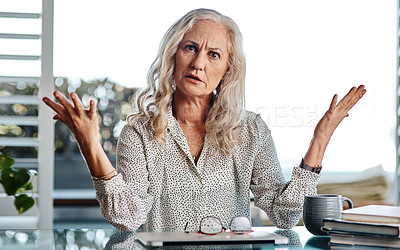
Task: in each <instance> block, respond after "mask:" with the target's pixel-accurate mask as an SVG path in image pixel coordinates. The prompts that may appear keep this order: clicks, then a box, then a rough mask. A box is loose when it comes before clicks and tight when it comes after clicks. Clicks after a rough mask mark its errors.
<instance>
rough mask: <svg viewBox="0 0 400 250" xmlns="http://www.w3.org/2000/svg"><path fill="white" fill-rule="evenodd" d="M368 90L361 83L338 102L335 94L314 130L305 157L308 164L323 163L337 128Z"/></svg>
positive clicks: (317, 164) (316, 164)
mask: <svg viewBox="0 0 400 250" xmlns="http://www.w3.org/2000/svg"><path fill="white" fill-rule="evenodd" d="M366 92H367V90H366V89H365V87H364V85H360V86H359V87H358V88H356V87H353V88H351V89H350V91H349V93H347V94H346V95H345V96H344V97H343V99H342V100H340V101H339V103H337V101H338V96H337V95H334V96H333V99H332V102H331V105H330V106H329V109H328V111H327V112H326V113H325V115H324V116H323V117H322V118H321V120H320V121H319V122H318V124H317V126H316V128H315V130H314V136H313V138H312V140H311V143H310V147H309V148H308V150H307V153H306V155H305V156H304V158H303V159H304V162H305V163H306V164H307V165H310V166H314V167H315V166H319V165H320V164H321V162H322V158H323V157H324V154H325V150H326V147H327V146H328V143H329V140H330V139H331V136H332V135H333V132H335V129H336V128H337V126H339V124H340V123H341V122H342V121H343V119H344V118H345V117H347V116H349V111H350V109H351V108H352V107H353V106H354V105H355V104H356V103H357V102H358V101H359V100H360V99H361V98H362V97H363V96H364V94H365V93H366Z"/></svg>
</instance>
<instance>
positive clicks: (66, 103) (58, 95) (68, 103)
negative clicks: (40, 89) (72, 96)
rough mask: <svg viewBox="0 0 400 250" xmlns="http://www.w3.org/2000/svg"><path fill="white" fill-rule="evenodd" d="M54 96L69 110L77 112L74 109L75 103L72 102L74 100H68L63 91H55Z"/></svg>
mask: <svg viewBox="0 0 400 250" xmlns="http://www.w3.org/2000/svg"><path fill="white" fill-rule="evenodd" d="M54 97H55V98H56V99H57V100H58V101H59V102H60V104H61V105H62V106H63V107H64V108H65V109H66V110H67V111H68V112H69V113H72V112H75V111H74V105H73V104H72V102H71V101H70V100H68V98H67V97H66V96H65V95H63V94H62V93H61V92H59V91H54Z"/></svg>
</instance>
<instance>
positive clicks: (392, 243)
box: [330, 233, 400, 248]
mask: <svg viewBox="0 0 400 250" xmlns="http://www.w3.org/2000/svg"><path fill="white" fill-rule="evenodd" d="M330 235H331V240H330V244H344V245H356V246H370V247H393V248H400V238H393V237H384V236H366V235H357V234H342V233H331V234H330Z"/></svg>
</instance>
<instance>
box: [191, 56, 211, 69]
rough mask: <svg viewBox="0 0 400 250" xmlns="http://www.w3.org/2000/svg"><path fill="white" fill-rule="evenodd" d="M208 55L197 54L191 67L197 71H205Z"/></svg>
mask: <svg viewBox="0 0 400 250" xmlns="http://www.w3.org/2000/svg"><path fill="white" fill-rule="evenodd" d="M206 56H207V55H206V54H205V53H202V52H199V53H197V54H196V55H195V56H194V58H193V60H192V63H191V65H190V66H191V67H192V68H194V69H195V70H204V67H205V64H206V60H207V58H206Z"/></svg>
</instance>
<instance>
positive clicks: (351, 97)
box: [338, 85, 367, 112]
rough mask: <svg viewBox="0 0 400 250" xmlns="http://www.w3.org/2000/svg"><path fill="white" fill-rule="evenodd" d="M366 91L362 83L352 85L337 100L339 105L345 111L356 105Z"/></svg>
mask: <svg viewBox="0 0 400 250" xmlns="http://www.w3.org/2000/svg"><path fill="white" fill-rule="evenodd" d="M366 92H367V90H366V89H365V86H364V85H360V86H358V87H357V88H356V87H353V88H351V90H350V91H349V92H348V93H347V94H346V96H345V97H343V99H342V100H341V101H340V102H339V104H338V105H340V106H341V107H342V108H343V109H344V110H345V111H346V112H348V111H349V110H350V109H352V108H353V107H354V105H356V103H357V102H358V101H359V100H360V99H361V98H362V97H363V96H364V94H365V93H366Z"/></svg>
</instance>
